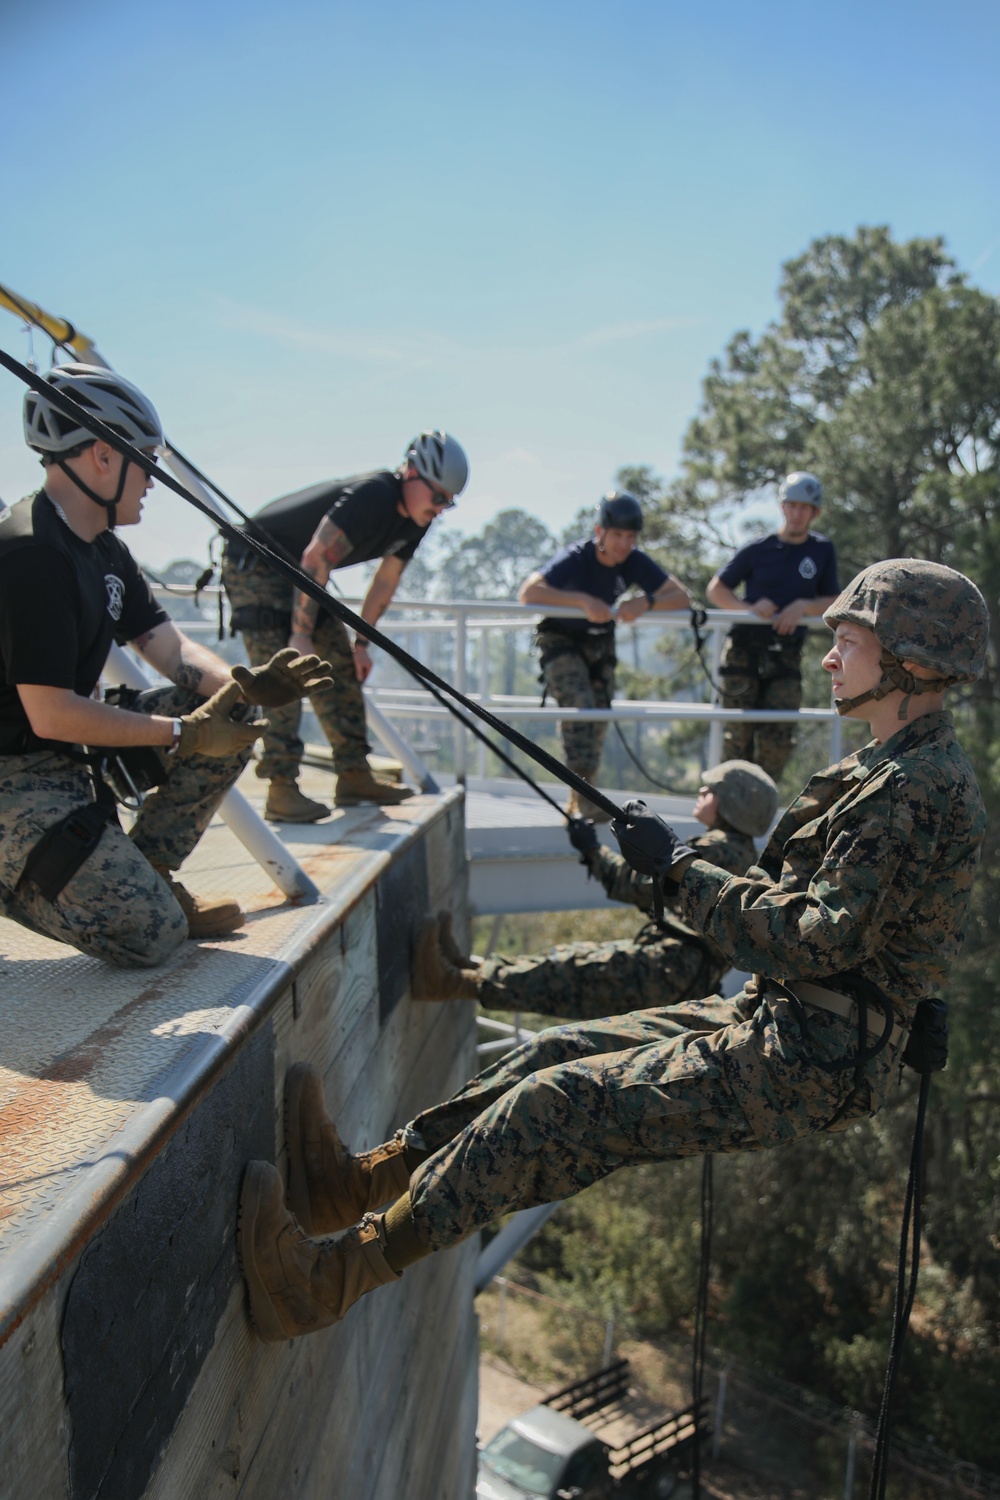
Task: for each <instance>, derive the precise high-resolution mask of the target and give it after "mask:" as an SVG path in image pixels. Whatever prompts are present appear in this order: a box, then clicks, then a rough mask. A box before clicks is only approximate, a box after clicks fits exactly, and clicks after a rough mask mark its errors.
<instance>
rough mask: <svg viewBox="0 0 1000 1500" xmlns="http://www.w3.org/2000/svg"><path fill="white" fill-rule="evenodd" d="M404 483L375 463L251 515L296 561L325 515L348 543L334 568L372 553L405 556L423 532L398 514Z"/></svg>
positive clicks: (365, 559) (365, 558)
mask: <svg viewBox="0 0 1000 1500" xmlns="http://www.w3.org/2000/svg"><path fill="white" fill-rule="evenodd" d="M402 502H403V483H402V480H401V479H400V478H399V476H398V474H393V473H391V472H390V471H389V470H388V469H377V470H376V471H375V472H374V473H373V474H358V475H356V476H355V477H354V478H353V479H334V480H328V481H327V482H326V483H325V484H314V485H312V486H310V488H309V489H306V490H296V491H295V493H294V494H293V495H284V496H282V498H281V499H280V500H272V501H271V503H270V505H265V506H264V509H263V510H259V511H258V512H257V514H256V515H255V516H254V520H255V521H256V523H257V525H258V526H262V527H263V528H264V530H265V531H266V532H267V534H268V535H269V536H272V537H273V538H274V540H275V541H276V542H279V543H280V545H281V546H282V547H284V548H285V550H286V551H287V552H290V553H291V554H292V556H293V557H294V558H295V560H296V561H298V559H299V558H300V557H301V556H302V554H303V552H304V551H305V550H306V548H307V547H308V545H309V543H310V542H311V541H312V539H313V536H314V535H315V532H316V527H317V526H318V525H319V523H320V521H322V519H323V517H324V516H329V518H330V520H331V521H332V522H333V524H334V525H335V526H337V527H338V528H339V529H340V530H341V531H342V532H343V533H344V535H345V536H346V537H347V539H348V541H349V542H350V543H351V551H350V552H349V553H348V555H347V557H345V558H344V560H343V562H340V563H338V564H337V567H338V568H349V567H351V566H352V565H353V564H354V563H359V562H370V561H371V560H372V558H375V557H398V558H399V559H400V561H401V562H404V563H405V562H409V560H410V558H411V557H412V556H413V554H414V552H416V550H417V548H418V547H419V545H420V543H421V542H422V541H423V539H424V537H425V536H426V535H427V531H428V527H426V526H418V525H417V523H416V521H411V520H410V518H409V516H406V515H402V516H401V515H400V513H399V509H398V507H399V506H400V505H401V504H402Z"/></svg>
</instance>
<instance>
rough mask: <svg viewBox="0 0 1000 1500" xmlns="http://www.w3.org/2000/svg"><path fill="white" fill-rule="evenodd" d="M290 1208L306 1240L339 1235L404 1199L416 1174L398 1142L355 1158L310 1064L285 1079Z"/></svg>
mask: <svg viewBox="0 0 1000 1500" xmlns="http://www.w3.org/2000/svg"><path fill="white" fill-rule="evenodd" d="M285 1138H286V1141H287V1144H288V1163H289V1172H288V1205H289V1207H290V1208H291V1210H292V1213H293V1214H294V1215H295V1217H296V1218H297V1219H298V1221H299V1223H300V1224H301V1225H302V1228H303V1229H304V1230H305V1232H306V1234H333V1233H335V1232H336V1231H337V1230H338V1229H346V1228H347V1226H348V1225H349V1224H356V1223H357V1222H358V1220H359V1219H360V1218H362V1217H363V1215H364V1214H366V1213H367V1212H368V1211H369V1209H373V1208H381V1207H382V1205H383V1203H388V1202H390V1200H392V1199H394V1198H399V1197H401V1196H402V1194H403V1193H405V1192H406V1190H407V1188H408V1187H409V1185H410V1174H409V1172H408V1170H407V1167H406V1162H405V1160H404V1158H403V1147H402V1146H401V1145H400V1143H399V1142H398V1141H388V1142H387V1143H386V1144H385V1145H384V1146H376V1147H375V1149H374V1150H373V1151H363V1152H362V1153H361V1154H360V1155H358V1156H352V1155H351V1153H350V1151H348V1149H347V1147H346V1146H345V1145H344V1143H343V1141H342V1140H341V1139H340V1136H339V1134H338V1133H337V1127H336V1125H335V1124H334V1123H333V1121H332V1120H331V1119H330V1116H329V1115H328V1114H327V1111H326V1101H325V1100H324V1098H323V1080H322V1078H321V1077H320V1075H319V1073H318V1072H317V1070H316V1069H315V1068H313V1067H310V1066H309V1064H308V1063H295V1064H294V1066H293V1067H291V1068H289V1070H288V1075H287V1077H286V1079H285Z"/></svg>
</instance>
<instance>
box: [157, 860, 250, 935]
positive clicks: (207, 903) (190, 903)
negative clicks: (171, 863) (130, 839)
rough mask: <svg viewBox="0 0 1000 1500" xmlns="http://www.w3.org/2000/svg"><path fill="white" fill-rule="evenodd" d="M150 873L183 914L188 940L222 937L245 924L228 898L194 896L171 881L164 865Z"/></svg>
mask: <svg viewBox="0 0 1000 1500" xmlns="http://www.w3.org/2000/svg"><path fill="white" fill-rule="evenodd" d="M153 869H154V870H155V871H156V873H157V875H159V877H160V879H161V880H165V881H166V883H167V885H168V886H169V887H170V894H171V895H172V896H173V898H174V900H175V901H176V902H177V905H178V906H179V907H180V909H181V911H182V912H183V913H184V916H185V919H186V921H187V924H188V937H189V938H214V937H224V936H225V935H226V933H227V932H235V931H236V929H237V927H242V926H243V923H244V922H245V921H246V917H245V916H244V915H243V908H242V907H241V906H240V903H239V902H238V901H233V900H232V899H231V898H230V897H228V896H193V895H192V894H191V892H190V891H189V890H188V889H187V888H186V886H183V885H181V883H180V881H179V880H173V879H171V876H170V871H169V870H168V869H167V868H166V867H165V866H164V865H153Z"/></svg>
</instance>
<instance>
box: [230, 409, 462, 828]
mask: <svg viewBox="0 0 1000 1500" xmlns="http://www.w3.org/2000/svg"><path fill="white" fill-rule="evenodd" d="M468 477H469V463H468V459H467V458H466V456H465V451H464V449H463V448H462V446H461V444H460V443H458V442H456V441H455V439H454V438H453V437H451V436H450V435H449V434H448V433H446V432H437V431H435V432H421V433H419V434H418V435H417V436H416V437H415V438H414V439H413V442H412V443H410V445H409V447H408V448H407V450H406V452H405V454H404V455H403V461H402V463H401V464H400V466H399V468H398V469H396V470H389V469H377V470H375V471H374V472H372V473H370V474H359V475H356V476H355V477H354V478H352V479H335V480H328V481H326V482H325V483H322V484H314V485H312V486H310V488H309V489H305V490H296V492H295V493H294V494H292V495H285V496H283V497H282V498H281V499H280V500H273V501H272V502H271V503H270V505H265V506H264V508H263V510H260V511H258V512H257V514H256V516H254V517H253V521H252V525H251V528H250V530H251V532H252V533H253V534H262V535H263V538H264V540H271V541H273V542H276V543H277V544H278V545H279V546H280V547H281V548H282V549H283V551H284V552H285V553H286V554H291V555H292V556H293V557H294V558H295V559H296V560H297V561H299V566H300V567H301V568H302V569H303V571H304V572H306V573H308V574H309V576H310V578H312V579H313V580H314V581H315V582H316V583H318V584H319V585H320V587H321V588H322V587H324V586H325V585H326V582H327V580H328V578H329V577H330V574H331V573H332V572H333V571H334V570H335V569H337V568H347V567H350V566H352V564H354V563H359V562H370V561H372V560H374V559H375V558H379V559H380V561H379V565H378V567H377V568H376V569H375V573H374V576H373V578H372V580H371V583H370V584H369V585H368V590H367V592H366V594H365V597H364V600H363V601H362V604H361V611H360V613H361V618H362V619H363V620H364V621H366V623H367V624H369V625H375V624H377V623H378V621H379V620H380V619H381V617H382V615H383V614H384V613H385V611H386V610H387V609H388V607H389V605H390V603H391V602H392V597H393V595H394V594H395V592H396V589H397V588H398V586H399V581H400V579H401V578H402V576H403V569H404V568H405V567H406V564H407V563H408V562H409V560H410V558H411V557H412V556H413V554H414V552H416V550H417V548H418V547H419V546H420V543H421V542H422V541H423V540H424V538H425V536H426V535H427V532H428V530H429V529H430V526H431V523H432V522H433V521H434V519H435V517H437V516H439V515H441V514H442V513H443V512H444V511H446V510H450V509H451V507H452V506H453V505H454V503H455V496H456V495H458V494H460V493H461V491H462V490H463V489H464V488H465V485H466V482H467V481H468ZM222 583H223V587H224V588H225V590H226V594H227V595H228V597H229V603H230V606H231V609H232V625H233V629H234V631H236V630H238V631H240V632H241V634H242V636H243V642H244V645H245V646H246V649H247V655H248V656H249V658H250V660H251V662H253V663H255V664H256V663H259V662H262V661H266V660H267V659H268V658H269V657H270V656H271V655H272V654H273V653H274V652H275V651H277V650H278V649H279V648H280V647H282V646H290V647H291V648H292V649H293V650H295V651H297V652H302V653H305V654H309V653H311V652H312V651H314V650H315V651H318V652H320V653H321V654H322V655H323V656H324V657H326V658H327V659H328V660H329V661H330V662H331V663H332V665H333V671H332V681H331V682H330V683H329V685H328V686H327V687H325V688H324V689H323V691H322V692H318V693H314V694H313V695H312V698H311V703H312V708H313V711H314V713H315V714H316V717H317V719H318V720H319V723H320V727H321V729H322V730H323V733H324V734H325V735H326V737H327V739H328V740H329V741H330V744H331V746H332V747H333V768H334V770H335V772H336V774H337V785H336V790H335V793H334V800H335V802H336V804H337V806H338V807H349V806H352V805H354V804H355V803H358V802H376V803H380V804H383V805H386V804H391V803H397V802H402V801H403V799H404V798H406V797H411V796H412V795H413V793H412V792H411V791H410V789H409V787H402V786H397V785H396V784H395V783H394V782H391V781H387V780H385V779H383V778H381V777H378V776H374V775H373V774H372V771H371V768H370V766H369V764H368V752H369V749H370V746H369V744H368V736H367V730H366V727H365V704H364V697H363V695H362V692H361V686H362V683H363V682H364V681H365V679H366V678H367V677H368V674H369V673H370V671H371V669H372V660H371V656H370V655H369V652H368V642H367V641H366V640H365V639H364V636H363V635H361V634H360V633H359V634H357V635H356V636H355V639H354V641H353V643H352V641H351V640H350V638H349V636H348V634H347V630H346V629H345V627H344V626H343V625H342V624H341V622H340V621H339V620H338V619H336V618H335V617H334V616H333V615H331V614H329V613H328V612H326V611H324V610H322V609H321V608H320V605H319V604H318V603H317V601H316V600H315V599H312V598H310V596H309V595H308V594H303V593H300V592H299V591H297V590H294V589H293V588H292V587H291V585H290V584H289V583H288V582H287V581H286V580H285V579H284V578H283V577H281V576H280V575H279V574H277V573H275V572H273V571H272V570H271V569H270V568H269V567H268V566H267V563H266V562H265V561H264V560H263V559H262V558H261V556H260V555H259V553H257V552H256V551H254V549H253V548H252V547H250V546H249V545H248V544H246V543H243V542H240V541H229V542H227V543H226V548H225V551H224V553H223V562H222ZM300 722H301V709H300V707H299V705H298V704H297V703H294V704H289V705H288V707H287V708H284V709H279V710H278V711H277V712H276V713H273V714H272V715H271V724H270V728H269V729H268V731H267V733H266V734H265V735H264V754H263V756H262V757H261V760H260V763H259V765H258V767H257V775H258V776H261V777H263V778H264V779H265V780H266V781H268V783H269V786H268V791H267V802H266V804H265V808H264V816H265V817H266V818H268V819H270V820H271V821H272V822H275V823H315V822H317V821H318V820H319V819H320V818H325V817H326V816H327V815H328V814H329V812H330V809H329V808H328V807H327V806H326V804H325V803H323V802H317V801H316V800H315V799H313V798H311V797H306V796H305V794H304V793H303V792H302V791H301V790H300V788H299V785H298V777H299V767H300V765H301V762H302V753H303V749H304V746H303V744H302V739H301V737H300V734H299V725H300Z"/></svg>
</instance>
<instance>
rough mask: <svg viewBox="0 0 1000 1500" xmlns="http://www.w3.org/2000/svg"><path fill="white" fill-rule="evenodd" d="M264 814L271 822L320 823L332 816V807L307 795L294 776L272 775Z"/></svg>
mask: <svg viewBox="0 0 1000 1500" xmlns="http://www.w3.org/2000/svg"><path fill="white" fill-rule="evenodd" d="M264 816H265V818H266V819H267V821H268V822H269V823H318V822H319V820H320V818H328V817H329V816H330V809H329V808H328V807H327V805H326V803H325V802H314V801H313V799H312V797H307V796H306V795H305V793H304V792H302V791H300V790H299V784H298V782H297V781H295V780H293V779H292V777H290V776H272V778H271V784H270V786H269V787H268V789H267V802H266V804H265V806H264Z"/></svg>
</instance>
